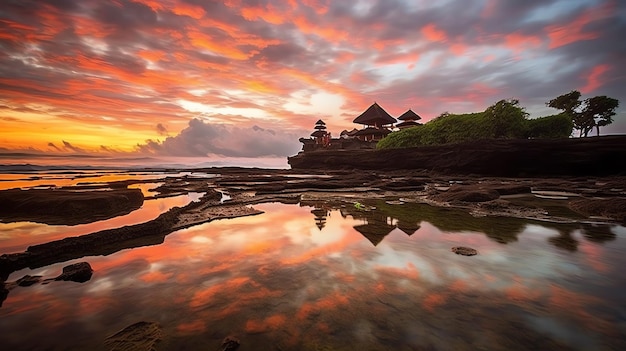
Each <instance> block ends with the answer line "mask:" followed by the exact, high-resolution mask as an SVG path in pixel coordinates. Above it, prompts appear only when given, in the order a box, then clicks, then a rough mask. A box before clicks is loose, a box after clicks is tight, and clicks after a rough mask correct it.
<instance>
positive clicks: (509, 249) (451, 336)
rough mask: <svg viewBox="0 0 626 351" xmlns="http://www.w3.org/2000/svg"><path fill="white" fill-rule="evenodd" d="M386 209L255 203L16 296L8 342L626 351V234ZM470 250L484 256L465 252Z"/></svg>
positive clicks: (3, 337) (12, 346) (7, 305)
mask: <svg viewBox="0 0 626 351" xmlns="http://www.w3.org/2000/svg"><path fill="white" fill-rule="evenodd" d="M371 205H374V206H376V207H377V209H376V210H374V211H369V212H367V211H359V210H356V209H355V208H354V207H353V206H349V205H347V206H345V207H340V206H332V205H328V204H315V203H311V204H301V205H284V204H262V205H255V206H254V207H255V208H258V209H261V210H263V211H265V213H264V214H262V215H257V216H252V217H245V218H237V219H231V220H221V221H214V222H210V223H206V224H204V225H200V226H196V227H192V228H189V229H186V230H182V231H178V232H175V233H172V234H170V235H169V236H167V237H166V238H165V242H164V243H163V244H161V245H158V246H147V247H142V248H136V249H127V250H122V251H119V252H117V253H115V254H112V255H110V256H106V257H87V258H84V259H81V261H82V260H86V261H88V262H89V263H90V264H91V265H92V267H93V268H94V275H93V277H92V279H91V280H90V281H88V282H86V283H82V284H80V283H74V282H52V283H50V284H47V285H33V286H30V287H17V288H15V289H13V290H12V291H10V293H9V295H8V297H7V299H6V300H5V301H4V302H3V305H2V307H0V345H2V348H3V349H6V350H22V349H24V350H26V349H35V350H70V349H76V350H82V349H92V350H104V349H106V347H105V346H104V339H105V338H106V337H107V336H108V335H111V334H113V333H115V332H117V331H119V330H121V329H123V328H124V327H126V326H128V325H131V324H133V323H136V322H139V321H151V322H158V323H159V324H160V325H161V326H162V328H163V332H164V339H163V341H162V342H161V343H159V344H158V345H157V349H158V350H199V349H203V350H218V349H219V345H220V343H221V340H222V339H223V338H224V337H225V336H228V335H234V336H236V337H237V338H239V340H240V341H241V344H242V345H241V347H240V348H239V350H453V349H455V350H480V349H484V350H512V349H514V350H539V349H552V350H559V349H565V350H567V349H574V350H624V349H626V338H625V335H626V295H625V294H624V291H626V276H625V275H624V273H623V267H626V256H625V255H624V253H625V252H626V228H624V227H620V226H587V227H584V228H582V227H579V226H557V225H552V224H545V223H544V224H541V223H538V222H528V221H522V220H510V219H499V218H473V217H471V216H469V215H467V214H465V213H463V212H460V211H454V210H445V209H436V208H432V207H429V206H426V205H417V204H404V205H388V204H385V203H384V202H380V201H379V202H377V203H372V204H371ZM462 245H463V246H471V247H473V248H476V249H477V250H478V251H479V255H477V256H473V257H465V256H457V255H455V254H453V253H452V252H450V248H451V247H453V246H462ZM73 262H77V261H71V262H64V263H59V264H55V265H52V266H49V267H44V268H40V269H36V270H23V271H19V272H15V273H13V274H12V275H11V276H10V277H9V281H14V280H16V279H18V278H20V277H22V276H24V275H25V274H30V275H35V274H36V275H42V276H44V277H54V276H56V275H58V274H59V273H60V272H61V269H62V267H63V266H65V265H67V264H69V263H73Z"/></svg>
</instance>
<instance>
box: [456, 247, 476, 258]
mask: <svg viewBox="0 0 626 351" xmlns="http://www.w3.org/2000/svg"><path fill="white" fill-rule="evenodd" d="M451 251H452V252H454V253H455V254H457V255H463V256H474V255H476V254H478V251H476V250H475V249H472V248H471V247H465V246H455V247H453V248H452V249H451Z"/></svg>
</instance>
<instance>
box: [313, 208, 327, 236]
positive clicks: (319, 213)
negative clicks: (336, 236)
mask: <svg viewBox="0 0 626 351" xmlns="http://www.w3.org/2000/svg"><path fill="white" fill-rule="evenodd" d="M311 213H312V214H313V216H315V226H316V227H317V228H318V229H319V230H322V229H323V228H324V227H325V226H326V217H327V216H328V210H326V209H323V208H319V207H315V208H314V209H312V210H311Z"/></svg>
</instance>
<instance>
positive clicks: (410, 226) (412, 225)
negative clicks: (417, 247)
mask: <svg viewBox="0 0 626 351" xmlns="http://www.w3.org/2000/svg"><path fill="white" fill-rule="evenodd" d="M396 227H397V228H398V229H400V230H401V231H402V232H403V233H404V234H406V235H408V236H411V235H413V234H414V233H415V232H416V231H418V229H420V228H421V226H420V225H419V224H418V223H417V222H415V221H406V220H402V219H400V218H398V222H397V223H396Z"/></svg>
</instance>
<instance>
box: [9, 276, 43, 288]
mask: <svg viewBox="0 0 626 351" xmlns="http://www.w3.org/2000/svg"><path fill="white" fill-rule="evenodd" d="M39 282H41V276H40V275H35V276H32V275H25V276H23V277H21V278H20V279H18V280H16V281H15V283H16V284H17V285H18V286H31V285H33V284H37V283H39Z"/></svg>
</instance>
